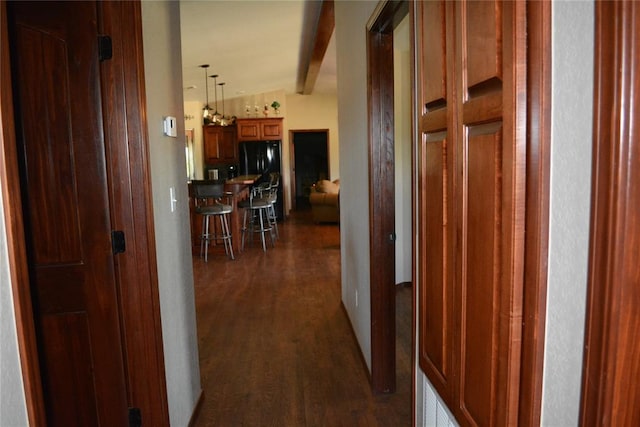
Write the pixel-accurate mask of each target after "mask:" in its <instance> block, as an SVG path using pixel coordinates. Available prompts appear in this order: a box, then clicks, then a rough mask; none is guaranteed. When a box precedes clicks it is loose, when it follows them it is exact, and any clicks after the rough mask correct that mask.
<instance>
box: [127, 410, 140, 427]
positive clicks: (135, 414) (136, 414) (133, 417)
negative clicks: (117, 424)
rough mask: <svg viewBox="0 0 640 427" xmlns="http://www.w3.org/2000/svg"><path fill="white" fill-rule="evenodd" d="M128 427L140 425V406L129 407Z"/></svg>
mask: <svg viewBox="0 0 640 427" xmlns="http://www.w3.org/2000/svg"><path fill="white" fill-rule="evenodd" d="M129 427H142V412H140V408H129Z"/></svg>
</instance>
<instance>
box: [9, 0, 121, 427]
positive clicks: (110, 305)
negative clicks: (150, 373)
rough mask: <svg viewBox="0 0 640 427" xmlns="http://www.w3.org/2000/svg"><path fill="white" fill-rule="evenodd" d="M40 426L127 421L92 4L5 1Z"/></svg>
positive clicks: (86, 424) (97, 56) (117, 424)
mask: <svg viewBox="0 0 640 427" xmlns="http://www.w3.org/2000/svg"><path fill="white" fill-rule="evenodd" d="M8 18H9V24H10V31H11V32H10V43H11V47H12V58H11V59H12V64H13V81H14V88H15V98H16V106H17V109H16V117H17V119H16V132H17V140H18V151H19V153H20V154H21V159H20V161H21V169H22V171H21V172H22V192H23V195H24V196H23V199H24V206H25V212H27V213H28V214H27V216H26V223H27V225H26V233H27V239H28V252H29V258H30V260H29V264H30V270H31V281H32V283H31V288H32V294H33V299H34V311H35V316H36V325H37V326H36V328H37V336H38V346H39V357H40V364H41V368H42V380H43V388H44V394H45V404H46V411H47V421H48V424H49V425H52V426H89V425H104V426H124V425H127V424H128V415H127V399H126V386H125V373H124V366H123V352H122V344H121V336H120V324H119V307H118V298H117V292H116V280H115V274H114V260H113V253H112V243H111V224H110V217H109V203H108V187H107V178H106V176H107V175H106V162H105V148H104V138H103V123H102V109H101V102H102V100H101V93H100V81H99V79H100V75H99V51H98V31H97V21H98V16H97V9H96V4H95V2H42V3H32V2H15V3H10V4H9V5H8Z"/></svg>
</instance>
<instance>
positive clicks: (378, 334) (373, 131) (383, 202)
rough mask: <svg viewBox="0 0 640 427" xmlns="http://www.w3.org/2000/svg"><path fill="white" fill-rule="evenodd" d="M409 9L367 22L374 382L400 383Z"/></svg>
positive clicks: (379, 386) (391, 7) (397, 6)
mask: <svg viewBox="0 0 640 427" xmlns="http://www.w3.org/2000/svg"><path fill="white" fill-rule="evenodd" d="M408 13H409V4H408V2H406V1H387V2H381V3H380V5H379V6H378V8H377V9H376V10H375V11H374V14H373V15H372V17H371V19H370V20H369V23H368V24H367V28H368V31H367V58H368V59H367V61H368V79H369V80H368V87H367V99H368V117H369V259H370V287H371V387H372V389H373V391H374V392H376V393H391V392H394V391H395V387H396V384H395V383H396V360H395V263H389V262H388V260H390V259H395V250H394V249H395V244H394V242H391V241H390V238H389V236H391V235H392V234H393V233H394V232H395V206H394V204H393V203H389V200H394V198H395V196H394V194H395V193H394V192H395V189H394V179H395V177H394V158H393V144H394V142H393V141H394V132H393V131H394V126H393V110H394V109H393V89H394V81H393V29H394V28H395V27H396V25H397V24H398V23H399V22H400V21H401V19H402V18H403V17H404V16H406V15H407V14H408Z"/></svg>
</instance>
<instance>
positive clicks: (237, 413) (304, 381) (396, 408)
mask: <svg viewBox="0 0 640 427" xmlns="http://www.w3.org/2000/svg"><path fill="white" fill-rule="evenodd" d="M339 233H340V231H339V228H338V226H337V225H330V224H321V225H316V224H313V223H312V222H311V219H310V216H309V215H308V213H306V212H302V213H300V212H298V213H294V214H293V215H292V216H291V218H290V219H289V220H287V221H286V222H284V223H282V224H280V240H278V241H277V242H276V247H275V248H269V249H268V251H267V253H263V251H262V248H261V247H260V243H259V241H258V240H256V241H255V242H254V244H253V246H250V247H248V248H245V252H244V253H242V254H240V255H238V256H237V257H236V260H235V261H230V260H228V259H227V258H226V257H225V256H224V255H213V256H211V255H210V257H209V262H208V263H206V264H205V263H204V261H203V260H202V259H200V258H199V257H197V256H195V257H194V275H195V287H196V313H197V323H198V341H199V351H200V371H201V378H202V387H203V389H204V402H203V403H202V406H201V408H200V412H199V416H198V418H197V420H196V422H195V423H194V425H195V426H196V427H203V426H366V427H372V426H410V425H411V353H410V351H411V288H409V287H406V288H405V287H403V286H399V287H398V298H397V305H398V310H397V312H398V319H397V330H398V332H399V334H398V345H397V365H398V381H397V392H396V393H395V394H390V395H373V394H372V393H371V390H370V385H369V381H368V377H367V375H368V374H367V372H366V368H365V366H364V365H363V361H362V357H361V355H360V353H359V349H358V346H357V344H356V340H355V338H354V336H353V333H352V331H351V327H350V325H349V321H348V319H347V316H346V313H345V311H344V310H343V308H342V306H341V290H340V236H339Z"/></svg>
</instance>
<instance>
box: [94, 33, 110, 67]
mask: <svg viewBox="0 0 640 427" xmlns="http://www.w3.org/2000/svg"><path fill="white" fill-rule="evenodd" d="M112 57H113V44H112V43H111V37H109V36H98V58H99V59H100V62H102V61H106V60H108V59H111V58H112Z"/></svg>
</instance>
